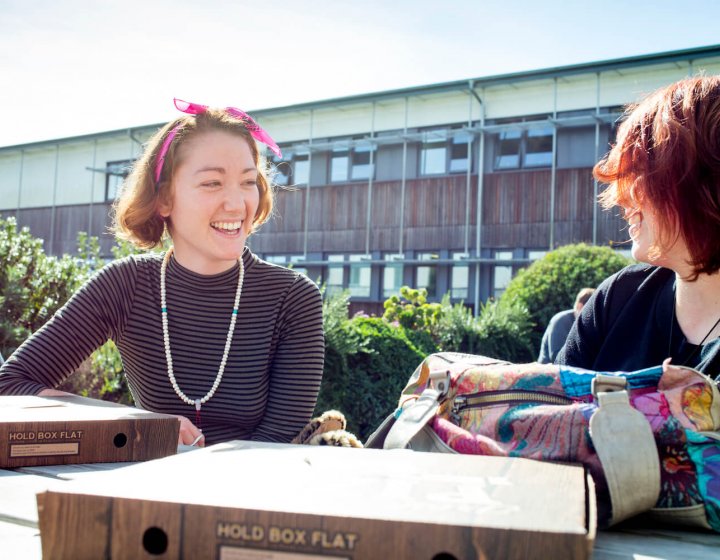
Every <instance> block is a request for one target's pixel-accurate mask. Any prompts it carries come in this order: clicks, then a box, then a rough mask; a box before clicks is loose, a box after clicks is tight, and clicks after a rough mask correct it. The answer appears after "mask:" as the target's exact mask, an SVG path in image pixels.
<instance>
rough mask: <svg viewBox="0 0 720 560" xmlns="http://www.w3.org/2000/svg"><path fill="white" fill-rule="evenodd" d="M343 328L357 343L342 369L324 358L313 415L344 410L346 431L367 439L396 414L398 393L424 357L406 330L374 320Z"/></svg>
mask: <svg viewBox="0 0 720 560" xmlns="http://www.w3.org/2000/svg"><path fill="white" fill-rule="evenodd" d="M342 329H343V332H344V335H345V336H346V337H347V338H349V339H351V340H354V341H356V342H357V346H356V348H357V351H356V352H354V353H349V354H346V355H345V360H346V362H345V363H346V366H345V367H336V365H337V362H334V364H333V362H332V360H330V361H329V360H328V357H326V361H325V365H326V367H325V374H324V377H323V384H322V387H321V389H320V395H319V396H318V404H317V407H316V411H317V412H318V413H320V412H322V411H324V410H328V409H330V408H336V409H338V410H340V411H342V412H343V413H344V414H345V416H346V418H347V420H348V429H349V430H350V431H352V432H354V433H355V434H356V435H357V436H358V437H359V438H360V439H361V440H365V439H367V437H368V436H369V435H370V434H371V433H372V431H373V430H374V429H375V428H376V427H377V426H378V425H379V424H380V422H381V421H382V420H383V419H384V418H385V417H386V416H387V415H388V414H389V413H391V412H392V411H393V410H394V409H395V407H396V406H397V401H398V398H399V396H400V392H401V391H402V389H403V388H404V387H405V384H406V383H407V380H408V378H409V377H410V375H411V374H412V372H413V371H414V369H415V368H416V367H417V366H418V365H419V364H420V362H422V360H423V359H424V358H425V355H426V354H425V353H424V352H422V351H421V350H420V349H418V348H417V347H416V346H415V345H414V344H413V343H412V341H411V340H410V339H409V338H408V337H407V336H406V332H407V331H406V330H405V329H404V328H402V327H394V326H392V325H390V324H388V323H387V322H386V321H383V320H382V319H380V318H377V317H354V318H352V319H348V320H347V321H346V322H345V323H344V324H343V326H342ZM331 355H332V353H330V356H331ZM334 365H335V367H334Z"/></svg>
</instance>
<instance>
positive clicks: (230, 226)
mask: <svg viewBox="0 0 720 560" xmlns="http://www.w3.org/2000/svg"><path fill="white" fill-rule="evenodd" d="M210 225H211V226H212V227H214V228H215V229H219V230H221V231H237V230H239V229H240V228H241V227H242V222H212V223H211V224H210Z"/></svg>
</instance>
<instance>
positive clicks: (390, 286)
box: [383, 255, 404, 299]
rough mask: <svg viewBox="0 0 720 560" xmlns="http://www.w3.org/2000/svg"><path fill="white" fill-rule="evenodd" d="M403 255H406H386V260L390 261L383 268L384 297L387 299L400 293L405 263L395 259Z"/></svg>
mask: <svg viewBox="0 0 720 560" xmlns="http://www.w3.org/2000/svg"><path fill="white" fill-rule="evenodd" d="M403 257H404V255H385V260H386V261H388V263H387V264H386V265H385V268H384V269H383V298H385V299H387V298H389V297H390V296H393V295H399V294H400V288H401V287H402V285H403V265H402V263H399V262H394V261H396V260H399V259H402V258H403Z"/></svg>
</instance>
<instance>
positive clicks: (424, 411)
mask: <svg viewBox="0 0 720 560" xmlns="http://www.w3.org/2000/svg"><path fill="white" fill-rule="evenodd" d="M449 389H450V372H449V371H431V372H430V379H429V380H428V385H427V387H426V388H425V390H424V391H423V392H422V394H421V395H420V397H419V398H418V399H416V400H415V401H414V402H413V403H411V404H409V405H408V406H406V407H405V408H403V409H402V412H401V414H400V417H399V418H397V420H395V424H393V426H392V427H391V428H390V431H388V433H387V436H386V437H385V443H384V444H383V448H384V449H405V448H406V447H408V445H409V444H410V441H411V440H412V438H413V437H415V436H416V435H417V433H418V432H420V430H422V429H423V427H425V425H426V424H427V423H428V422H429V421H430V420H432V418H433V416H435V413H436V412H437V409H438V405H439V404H440V401H441V400H442V399H443V397H444V396H445V395H447V392H448V390H449Z"/></svg>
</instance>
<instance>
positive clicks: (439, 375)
mask: <svg viewBox="0 0 720 560" xmlns="http://www.w3.org/2000/svg"><path fill="white" fill-rule="evenodd" d="M428 385H430V387H432V388H433V389H435V390H436V391H437V392H438V393H439V394H440V395H439V396H441V397H444V396H445V395H447V392H448V390H449V389H450V371H449V370H445V371H431V372H430V379H429V381H428Z"/></svg>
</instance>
